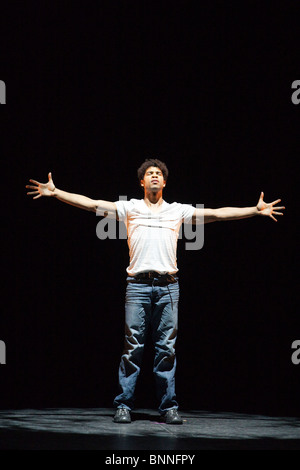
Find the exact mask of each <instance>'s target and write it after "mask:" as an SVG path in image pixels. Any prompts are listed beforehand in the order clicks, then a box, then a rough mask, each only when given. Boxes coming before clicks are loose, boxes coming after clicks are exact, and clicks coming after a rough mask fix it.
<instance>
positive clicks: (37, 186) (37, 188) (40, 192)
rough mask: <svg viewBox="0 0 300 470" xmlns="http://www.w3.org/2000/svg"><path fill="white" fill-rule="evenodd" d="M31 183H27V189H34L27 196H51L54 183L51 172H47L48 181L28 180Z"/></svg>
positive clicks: (35, 197) (36, 197)
mask: <svg viewBox="0 0 300 470" xmlns="http://www.w3.org/2000/svg"><path fill="white" fill-rule="evenodd" d="M29 181H30V182H31V183H33V185H29V184H28V185H27V186H26V188H27V189H33V190H34V191H30V192H28V193H27V194H28V195H29V196H33V195H34V197H33V199H38V198H39V197H41V196H53V193H54V190H55V185H54V183H53V179H52V174H51V173H49V174H48V183H39V182H38V181H35V180H31V179H30V180H29Z"/></svg>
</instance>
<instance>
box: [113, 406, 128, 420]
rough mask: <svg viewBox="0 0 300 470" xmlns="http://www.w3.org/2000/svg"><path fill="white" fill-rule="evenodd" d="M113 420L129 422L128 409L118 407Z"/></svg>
mask: <svg viewBox="0 0 300 470" xmlns="http://www.w3.org/2000/svg"><path fill="white" fill-rule="evenodd" d="M113 421H114V423H131V416H130V411H129V410H128V409H127V408H118V409H117V411H116V414H115V416H114V419H113Z"/></svg>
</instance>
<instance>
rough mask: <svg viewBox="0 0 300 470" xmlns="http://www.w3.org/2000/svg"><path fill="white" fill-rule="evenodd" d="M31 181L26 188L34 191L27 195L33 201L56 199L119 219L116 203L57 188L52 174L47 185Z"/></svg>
mask: <svg viewBox="0 0 300 470" xmlns="http://www.w3.org/2000/svg"><path fill="white" fill-rule="evenodd" d="M29 181H30V183H31V184H30V185H26V188H27V189H31V190H33V191H29V192H27V194H28V195H29V196H33V199H38V198H40V197H42V196H46V197H55V198H56V199H58V200H59V201H62V202H65V203H67V204H70V205H72V206H75V207H78V208H80V209H84V210H87V211H92V212H97V213H98V214H99V215H105V216H108V217H114V218H117V207H116V205H115V203H114V202H110V201H102V200H96V199H91V198H89V197H86V196H82V195H81V194H74V193H69V192H67V191H62V190H61V189H58V188H56V187H55V185H54V183H53V179H52V174H51V173H49V174H48V182H47V183H39V182H38V181H36V180H32V179H30V180H29Z"/></svg>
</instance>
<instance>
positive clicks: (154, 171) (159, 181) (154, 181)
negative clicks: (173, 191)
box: [141, 166, 166, 191]
mask: <svg viewBox="0 0 300 470" xmlns="http://www.w3.org/2000/svg"><path fill="white" fill-rule="evenodd" d="M141 186H143V187H144V188H145V189H147V190H148V191H160V190H162V189H163V188H164V187H165V186H166V182H165V180H164V177H163V173H162V171H161V170H160V169H159V168H157V167H156V166H150V167H149V168H147V170H146V171H145V174H144V179H143V180H142V181H141Z"/></svg>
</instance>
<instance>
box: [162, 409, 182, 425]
mask: <svg viewBox="0 0 300 470" xmlns="http://www.w3.org/2000/svg"><path fill="white" fill-rule="evenodd" d="M164 420H165V423H166V424H182V423H183V419H182V418H181V416H180V415H179V413H178V411H177V409H176V408H171V410H168V411H167V412H166V413H165V414H164Z"/></svg>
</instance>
